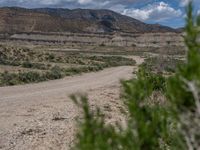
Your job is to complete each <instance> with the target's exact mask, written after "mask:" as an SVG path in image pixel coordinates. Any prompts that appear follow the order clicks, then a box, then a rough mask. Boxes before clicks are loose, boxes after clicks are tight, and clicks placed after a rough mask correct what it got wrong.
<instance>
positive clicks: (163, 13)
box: [121, 2, 182, 21]
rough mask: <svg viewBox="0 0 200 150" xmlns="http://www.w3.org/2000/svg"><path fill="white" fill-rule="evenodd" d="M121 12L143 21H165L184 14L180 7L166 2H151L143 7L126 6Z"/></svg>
mask: <svg viewBox="0 0 200 150" xmlns="http://www.w3.org/2000/svg"><path fill="white" fill-rule="evenodd" d="M121 13H122V14H124V15H127V16H130V17H133V18H136V19H139V20H142V21H148V20H155V21H163V20H167V19H171V18H175V17H179V16H181V15H182V12H181V10H180V9H178V10H176V9H174V8H172V7H171V6H170V5H169V4H167V3H165V2H157V3H153V4H149V5H147V6H146V7H143V8H141V9H138V8H124V9H122V12H121Z"/></svg>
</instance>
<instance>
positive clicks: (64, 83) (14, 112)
mask: <svg viewBox="0 0 200 150" xmlns="http://www.w3.org/2000/svg"><path fill="white" fill-rule="evenodd" d="M134 68H135V69H136V67H130V66H129V67H128V66H123V67H116V68H109V69H105V70H103V71H100V72H96V73H88V74H83V75H79V76H74V77H67V78H64V79H61V80H54V81H49V82H43V83H38V84H28V85H21V86H13V87H1V88H0V149H9V150H10V149H11V150H12V149H15V150H16V149H17V150H28V149H35V150H36V149H37V150H44V149H45V150H46V149H59V150H60V149H63V150H64V149H65V150H66V149H69V148H70V146H71V145H72V143H73V142H74V137H75V136H74V135H75V133H76V131H77V130H76V125H77V124H76V118H77V117H79V118H80V112H79V110H78V109H77V107H76V106H75V105H74V104H73V102H72V101H71V100H70V99H69V98H68V96H69V94H72V93H76V92H87V93H88V96H89V98H90V101H91V106H99V107H101V108H102V109H103V110H105V112H106V111H107V112H109V113H108V115H107V116H108V120H109V121H110V122H112V121H115V120H123V118H122V117H120V115H118V114H117V113H118V112H119V111H118V110H119V109H120V105H121V104H120V103H121V102H120V101H119V85H120V84H119V80H120V79H127V78H130V77H131V76H133V74H132V72H133V70H134Z"/></svg>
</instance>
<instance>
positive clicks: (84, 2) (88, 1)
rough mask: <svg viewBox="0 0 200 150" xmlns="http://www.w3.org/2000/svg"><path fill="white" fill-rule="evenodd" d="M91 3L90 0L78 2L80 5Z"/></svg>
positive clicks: (79, 0)
mask: <svg viewBox="0 0 200 150" xmlns="http://www.w3.org/2000/svg"><path fill="white" fill-rule="evenodd" d="M91 2H92V0H78V3H80V4H88V3H91Z"/></svg>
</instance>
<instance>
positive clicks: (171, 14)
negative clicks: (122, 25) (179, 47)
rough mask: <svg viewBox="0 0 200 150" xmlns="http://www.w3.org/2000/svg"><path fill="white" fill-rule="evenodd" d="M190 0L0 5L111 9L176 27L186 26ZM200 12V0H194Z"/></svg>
mask: <svg viewBox="0 0 200 150" xmlns="http://www.w3.org/2000/svg"><path fill="white" fill-rule="evenodd" d="M189 1H190V0H0V6H1V7H3V6H18V7H26V8H38V7H52V8H54V7H56V8H58V7H62V8H69V9H74V8H90V9H110V10H113V11H116V12H118V13H121V14H123V15H127V16H130V17H133V18H136V19H138V20H141V21H143V22H146V23H153V24H154V23H159V24H162V25H167V26H171V27H174V28H177V27H182V26H184V17H185V6H186V5H187V3H188V2H189ZM193 2H194V6H195V13H199V14H200V0H193Z"/></svg>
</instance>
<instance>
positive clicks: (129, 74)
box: [0, 7, 187, 150]
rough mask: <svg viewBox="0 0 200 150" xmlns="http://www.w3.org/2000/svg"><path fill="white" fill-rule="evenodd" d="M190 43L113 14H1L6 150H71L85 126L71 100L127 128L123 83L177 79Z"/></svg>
mask: <svg viewBox="0 0 200 150" xmlns="http://www.w3.org/2000/svg"><path fill="white" fill-rule="evenodd" d="M184 36H185V33H184V32H183V30H182V29H174V28H171V27H167V26H163V25H159V24H147V23H143V22H141V21H139V20H136V19H133V18H131V17H128V16H125V15H121V14H119V13H116V12H114V11H111V10H104V9H97V10H93V9H72V10H71V9H60V8H36V9H26V8H21V7H2V8H0V149H2V150H68V149H72V148H73V146H74V144H75V143H76V135H77V132H78V127H79V124H78V122H81V121H82V120H83V119H84V117H83V112H82V111H81V110H80V109H79V108H78V107H77V106H76V105H75V103H74V102H73V101H72V99H71V98H70V96H71V95H72V94H80V93H82V94H85V95H87V96H88V99H89V105H90V107H91V109H92V110H95V109H96V107H98V108H100V109H101V110H102V112H103V113H104V114H105V120H106V124H111V125H114V124H115V123H116V122H117V123H119V124H121V125H122V127H126V126H127V124H126V121H127V118H128V116H127V115H125V113H123V112H124V111H126V110H127V108H126V107H125V105H124V103H123V101H121V96H122V95H121V94H122V84H121V81H122V80H131V79H133V78H134V79H136V78H137V72H138V70H139V69H140V68H146V69H149V70H150V71H151V72H153V73H155V74H158V75H163V76H164V77H169V76H171V75H173V74H175V72H176V68H177V66H178V65H180V64H184V63H185V62H186V58H187V57H186V52H187V48H186V46H185V43H184ZM162 96H163V95H162ZM162 96H161V98H162ZM160 103H162V100H161V102H160ZM163 103H164V102H163Z"/></svg>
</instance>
